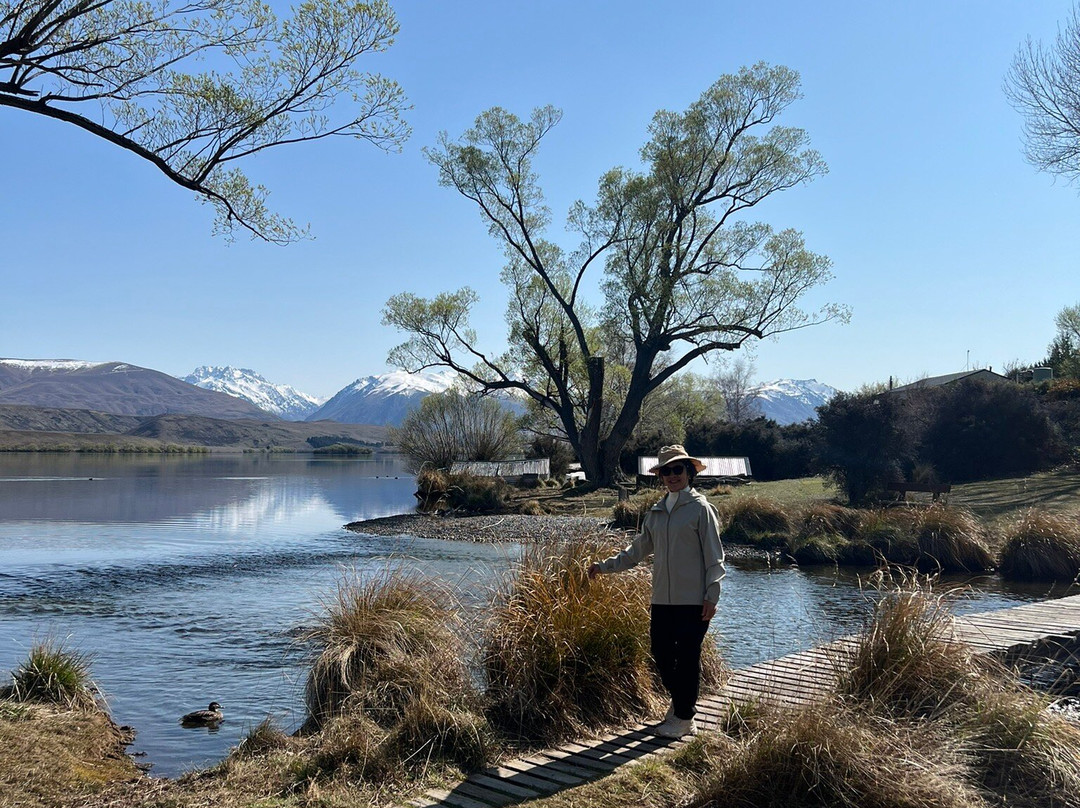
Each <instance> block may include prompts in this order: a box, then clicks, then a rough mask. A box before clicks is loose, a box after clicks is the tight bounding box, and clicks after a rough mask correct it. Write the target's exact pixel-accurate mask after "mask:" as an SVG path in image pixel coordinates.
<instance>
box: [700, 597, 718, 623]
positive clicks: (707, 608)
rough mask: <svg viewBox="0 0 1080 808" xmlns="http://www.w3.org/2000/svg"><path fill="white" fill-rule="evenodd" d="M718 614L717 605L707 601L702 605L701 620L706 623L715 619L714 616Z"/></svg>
mask: <svg viewBox="0 0 1080 808" xmlns="http://www.w3.org/2000/svg"><path fill="white" fill-rule="evenodd" d="M714 614H716V604H715V603H710V602H709V601H705V602H704V603H702V604H701V620H702V622H704V623H708V622H709V621H710V620H712V619H713V615H714Z"/></svg>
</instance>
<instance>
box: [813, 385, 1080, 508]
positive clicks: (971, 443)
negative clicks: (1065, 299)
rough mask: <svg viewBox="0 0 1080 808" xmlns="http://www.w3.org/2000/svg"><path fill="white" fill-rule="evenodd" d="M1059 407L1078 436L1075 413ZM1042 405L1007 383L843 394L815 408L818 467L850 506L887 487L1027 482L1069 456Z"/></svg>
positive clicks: (1078, 418)
mask: <svg viewBox="0 0 1080 808" xmlns="http://www.w3.org/2000/svg"><path fill="white" fill-rule="evenodd" d="M1070 405H1071V402H1069V401H1060V402H1058V403H1057V406H1058V407H1059V408H1060V409H1061V410H1062V418H1066V417H1068V418H1069V419H1071V421H1074V422H1075V423H1071V424H1070V429H1073V430H1074V431H1076V432H1080V409H1078V410H1076V411H1072V409H1071V407H1070ZM1049 406H1050V405H1048V404H1047V403H1044V402H1042V401H1040V400H1039V398H1038V397H1037V396H1036V395H1035V394H1034V393H1033V392H1032V391H1031V390H1030V389H1028V388H1024V387H1021V386H1019V385H1016V384H1013V383H1009V382H997V383H995V382H979V381H973V380H968V381H961V382H959V383H957V384H952V385H945V386H942V387H930V388H924V389H914V390H908V391H899V392H893V393H878V394H866V395H848V394H844V393H841V394H839V395H837V396H836V397H835V398H833V400H832V401H830V402H829V403H828V404H827V405H825V406H824V407H821V408H819V424H818V426H819V430H820V447H819V463H820V467H821V468H822V469H823V470H825V471H826V472H827V473H828V474H829V475H830V476H831V477H832V478H833V480H834V481H835V482H836V484H837V486H838V487H839V488H840V489H841V490H842V491H843V492H844V494H845V495H846V496H847V498H848V500H849V502H850V503H851V504H853V505H861V504H866V503H868V502H871V501H873V500H874V499H875V498H877V497H878V496H879V495H880V494H882V493H883V492H884V490H885V487H886V485H887V484H888V483H889V482H897V481H901V480H912V481H916V480H917V479H918V478H920V477H921V478H925V479H927V480H940V481H945V482H950V483H959V482H967V481H971V480H979V479H987V478H992V477H1005V476H1014V475H1020V474H1029V473H1031V472H1033V471H1038V470H1040V469H1044V468H1050V467H1052V466H1054V465H1056V464H1058V463H1060V462H1062V461H1063V460H1064V459H1065V458H1066V457H1067V456H1068V451H1067V446H1066V443H1065V442H1064V441H1063V440H1062V437H1061V435H1062V431H1061V429H1059V428H1058V427H1056V426H1055V424H1054V422H1053V421H1052V420H1051V417H1050V415H1051V410H1050V409H1049Z"/></svg>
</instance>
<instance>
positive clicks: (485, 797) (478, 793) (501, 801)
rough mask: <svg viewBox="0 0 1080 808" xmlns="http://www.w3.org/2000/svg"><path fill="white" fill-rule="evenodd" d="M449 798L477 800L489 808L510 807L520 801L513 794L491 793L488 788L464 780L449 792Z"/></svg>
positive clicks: (503, 792)
mask: <svg viewBox="0 0 1080 808" xmlns="http://www.w3.org/2000/svg"><path fill="white" fill-rule="evenodd" d="M450 794H451V796H454V797H459V796H464V797H467V798H469V799H475V800H478V801H479V802H480V803H481V804H482V805H486V806H488V808H491V807H492V806H494V807H495V808H500V807H501V806H503V805H510V804H511V803H514V802H520V801H521V800H520V799H518V798H517V797H515V796H514V795H513V794H507V793H506V792H505V791H492V790H491V789H490V788H484V787H483V786H478V785H476V784H475V783H473V782H471V780H465V781H464V782H461V783H458V784H457V785H456V786H454V788H453V790H452V791H451V792H450Z"/></svg>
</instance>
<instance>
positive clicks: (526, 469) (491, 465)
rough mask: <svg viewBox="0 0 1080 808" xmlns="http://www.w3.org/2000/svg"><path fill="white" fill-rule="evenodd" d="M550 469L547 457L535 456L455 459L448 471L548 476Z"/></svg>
mask: <svg viewBox="0 0 1080 808" xmlns="http://www.w3.org/2000/svg"><path fill="white" fill-rule="evenodd" d="M550 469H551V462H550V461H549V460H548V458H546V457H537V458H534V459H532V460H492V461H489V462H485V461H480V460H472V461H469V462H463V461H457V462H455V463H454V465H452V466H451V467H450V473H451V474H474V475H476V476H477V477H520V476H521V475H523V474H536V475H538V476H540V477H548V476H550V475H551V471H550Z"/></svg>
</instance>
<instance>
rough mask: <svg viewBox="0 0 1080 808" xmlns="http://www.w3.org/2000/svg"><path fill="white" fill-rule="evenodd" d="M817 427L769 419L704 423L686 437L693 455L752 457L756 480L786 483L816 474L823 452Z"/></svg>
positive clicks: (692, 429)
mask: <svg viewBox="0 0 1080 808" xmlns="http://www.w3.org/2000/svg"><path fill="white" fill-rule="evenodd" d="M818 443H819V433H818V429H817V427H816V425H814V424H789V425H787V426H780V425H779V424H777V423H776V422H775V421H772V420H769V419H767V418H754V419H752V420H746V419H744V420H743V421H740V422H731V421H726V422H725V421H715V420H714V421H707V420H706V421H702V422H699V423H697V424H695V425H694V427H693V428H691V429H690V430H689V431H688V433H687V436H686V447H687V449H688V451H690V452H691V453H692V454H697V455H699V456H700V455H706V456H717V457H749V458H750V464H751V468H752V469H753V472H754V479H755V480H759V481H766V480H786V479H795V478H799V477H808V476H810V475H811V474H813V473H814V470H815V468H816V465H817V454H818V451H819V446H818Z"/></svg>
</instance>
